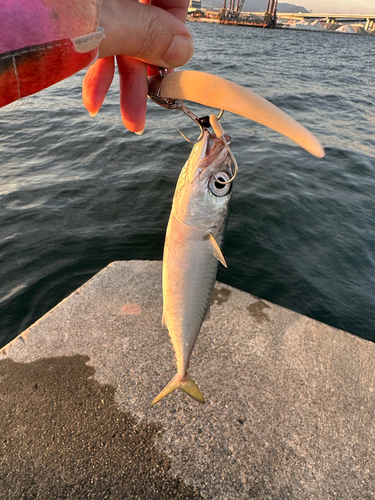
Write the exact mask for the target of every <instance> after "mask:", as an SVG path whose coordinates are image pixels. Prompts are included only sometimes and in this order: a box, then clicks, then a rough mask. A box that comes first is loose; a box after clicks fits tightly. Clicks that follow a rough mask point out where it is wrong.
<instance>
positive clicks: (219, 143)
mask: <svg viewBox="0 0 375 500" xmlns="http://www.w3.org/2000/svg"><path fill="white" fill-rule="evenodd" d="M206 132H207V134H205V137H204V139H205V141H206V145H205V151H204V156H205V157H210V158H211V157H212V156H215V155H216V154H220V152H221V150H222V149H223V148H225V144H224V141H223V140H222V138H221V137H216V135H215V134H212V133H211V132H209V131H208V130H207V131H206ZM224 138H225V140H226V141H227V144H228V146H230V145H231V142H232V138H231V136H230V135H229V134H224Z"/></svg>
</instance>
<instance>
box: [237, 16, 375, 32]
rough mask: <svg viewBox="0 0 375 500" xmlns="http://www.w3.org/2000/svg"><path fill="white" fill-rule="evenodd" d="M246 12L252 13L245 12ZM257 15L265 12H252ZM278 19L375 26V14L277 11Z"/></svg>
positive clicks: (366, 27) (368, 28)
mask: <svg viewBox="0 0 375 500" xmlns="http://www.w3.org/2000/svg"><path fill="white" fill-rule="evenodd" d="M244 14H250V13H249V12H244ZM251 14H254V15H256V16H259V17H261V18H263V17H264V12H252V13H251ZM277 18H278V19H295V20H298V21H302V20H306V21H315V19H319V20H320V21H324V22H326V23H328V24H330V23H332V24H334V23H336V22H338V23H348V24H350V23H366V26H365V29H367V30H371V29H373V28H374V27H375V14H326V13H319V12H317V13H315V12H298V13H297V12H293V13H292V12H289V13H288V12H277Z"/></svg>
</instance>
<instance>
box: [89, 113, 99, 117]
mask: <svg viewBox="0 0 375 500" xmlns="http://www.w3.org/2000/svg"><path fill="white" fill-rule="evenodd" d="M97 114H98V112H97V111H89V115H90V116H91V118H93V117H94V116H96V115H97Z"/></svg>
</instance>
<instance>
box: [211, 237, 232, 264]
mask: <svg viewBox="0 0 375 500" xmlns="http://www.w3.org/2000/svg"><path fill="white" fill-rule="evenodd" d="M208 241H209V242H210V244H211V248H212V251H213V253H214V255H215V257H216V258H217V260H219V261H220V262H221V263H222V264H223V266H224V267H228V266H227V263H226V262H225V259H224V255H223V254H222V253H221V250H220V247H219V245H218V244H217V242H216V240H215V238H214V237H213V236H212V234H211V233H208Z"/></svg>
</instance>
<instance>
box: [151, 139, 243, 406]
mask: <svg viewBox="0 0 375 500" xmlns="http://www.w3.org/2000/svg"><path fill="white" fill-rule="evenodd" d="M224 139H225V140H223V138H220V137H217V136H216V135H215V133H212V132H210V131H208V130H207V129H205V130H204V133H203V138H202V140H201V141H200V142H198V143H197V144H195V145H194V147H193V149H192V151H191V153H190V156H189V158H188V160H187V162H186V163H185V165H184V167H183V169H182V171H181V173H180V176H179V178H178V181H177V185H176V190H175V193H174V197H173V203H172V209H171V213H170V217H169V221H168V226H167V231H166V238H165V245H164V254H163V320H162V322H163V326H165V327H166V328H168V332H169V336H170V338H171V341H172V345H173V349H174V351H175V357H176V364H177V374H176V375H175V376H174V378H173V379H172V380H171V381H170V382H169V383H168V384H167V385H166V387H165V388H164V389H163V390H162V391H161V392H160V394H159V395H158V396H156V398H155V399H154V400H153V401H152V403H151V406H152V405H154V404H155V403H157V402H158V401H160V400H161V399H163V398H164V397H165V396H167V395H168V394H170V393H171V392H172V391H174V390H175V389H181V390H183V391H184V392H186V393H187V394H188V395H189V396H191V397H192V398H193V399H195V400H197V401H199V402H200V403H204V397H203V394H202V393H201V391H200V390H199V388H198V386H197V385H196V383H195V382H194V381H193V379H192V378H191V377H190V375H189V374H188V367H189V361H190V357H191V353H192V351H193V348H194V345H195V342H196V340H197V337H198V334H199V331H200V329H201V326H202V324H203V321H204V320H205V318H206V316H207V315H208V314H209V306H210V299H211V295H212V291H213V288H214V286H215V281H216V273H217V267H218V263H219V261H220V262H221V263H222V264H223V265H224V266H225V267H227V265H226V262H225V259H224V257H223V254H222V252H221V247H222V244H223V240H224V233H225V230H226V226H227V218H228V209H229V206H228V205H229V201H230V198H231V195H232V184H233V178H234V175H233V169H232V158H231V154H230V153H229V147H228V145H229V144H230V142H231V138H230V136H229V135H227V134H226V135H225V136H224ZM225 141H226V142H227V145H226V144H225Z"/></svg>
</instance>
